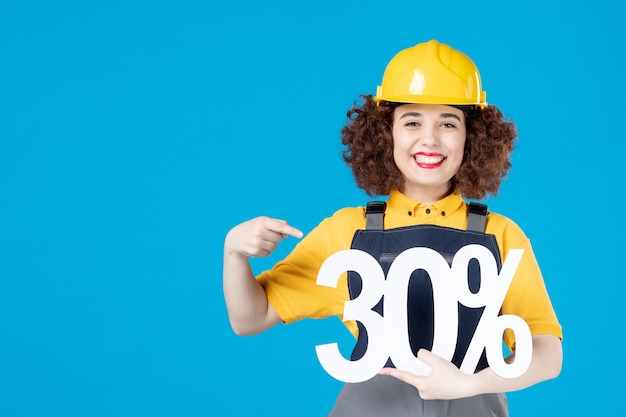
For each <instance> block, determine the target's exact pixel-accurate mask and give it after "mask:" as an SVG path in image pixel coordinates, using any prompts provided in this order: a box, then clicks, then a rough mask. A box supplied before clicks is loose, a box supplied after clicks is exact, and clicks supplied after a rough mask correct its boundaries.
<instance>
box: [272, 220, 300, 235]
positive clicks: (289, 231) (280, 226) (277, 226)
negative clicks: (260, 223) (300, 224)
mask: <svg viewBox="0 0 626 417" xmlns="http://www.w3.org/2000/svg"><path fill="white" fill-rule="evenodd" d="M265 227H267V228H268V229H269V230H271V231H273V232H277V233H280V235H281V236H282V237H283V238H285V237H287V236H293V237H296V238H298V239H299V238H301V237H302V236H303V235H304V233H302V232H301V231H300V230H298V229H296V228H295V227H293V226H290V225H289V224H288V223H287V222H286V221H285V220H280V219H268V222H267V224H266V226H265Z"/></svg>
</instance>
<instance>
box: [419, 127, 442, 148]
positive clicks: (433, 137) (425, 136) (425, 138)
mask: <svg viewBox="0 0 626 417" xmlns="http://www.w3.org/2000/svg"><path fill="white" fill-rule="evenodd" d="M419 140H420V141H421V142H422V144H424V145H426V146H429V147H430V146H437V145H439V135H438V134H437V129H436V128H435V126H433V125H430V124H428V125H426V124H425V125H424V126H422V129H420V138H419Z"/></svg>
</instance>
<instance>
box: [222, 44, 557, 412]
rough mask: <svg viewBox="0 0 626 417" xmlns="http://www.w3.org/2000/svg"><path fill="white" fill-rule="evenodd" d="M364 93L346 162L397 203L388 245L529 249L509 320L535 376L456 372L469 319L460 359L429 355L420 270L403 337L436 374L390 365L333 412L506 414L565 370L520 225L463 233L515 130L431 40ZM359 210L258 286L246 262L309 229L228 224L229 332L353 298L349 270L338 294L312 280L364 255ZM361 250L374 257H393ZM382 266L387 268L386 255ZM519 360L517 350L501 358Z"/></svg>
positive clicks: (336, 309) (505, 159)
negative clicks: (339, 259) (521, 392)
mask: <svg viewBox="0 0 626 417" xmlns="http://www.w3.org/2000/svg"><path fill="white" fill-rule="evenodd" d="M362 98H363V102H362V103H361V104H360V105H355V107H354V108H352V109H351V110H350V111H349V112H348V117H349V122H348V124H347V125H346V126H345V127H344V128H343V129H342V142H343V144H344V145H345V146H346V148H345V150H344V159H345V161H346V162H347V164H348V165H349V166H350V167H351V168H352V171H353V174H354V176H355V180H356V183H357V185H358V186H359V187H360V188H362V189H363V190H365V191H366V192H367V193H368V194H370V195H389V199H388V200H387V201H386V208H385V210H384V222H383V223H384V225H383V227H384V231H383V232H381V233H383V234H385V233H387V234H386V235H385V237H383V238H382V241H383V242H387V240H388V236H389V234H388V232H389V231H402V232H403V233H404V231H405V229H406V230H407V233H408V234H407V235H406V237H403V238H402V239H400V242H396V243H394V244H399V245H400V247H401V249H400V250H404V249H406V248H411V247H414V246H426V247H431V248H433V249H435V250H436V251H438V252H439V253H442V254H443V253H445V252H447V253H452V254H454V253H455V252H454V251H456V250H458V249H459V248H460V247H463V246H464V245H465V244H468V243H478V244H481V245H484V246H486V247H488V249H489V250H490V251H491V253H492V254H493V256H494V257H495V258H496V260H497V262H498V265H501V264H502V263H503V262H505V261H506V255H507V254H508V253H509V250H511V249H522V250H523V251H524V252H523V256H522V257H521V260H520V263H519V266H518V268H517V270H516V272H515V275H514V277H513V279H512V282H511V285H510V287H509V291H508V292H507V295H506V297H505V299H504V302H503V303H502V308H501V314H512V315H516V316H519V317H521V318H522V319H524V321H525V322H526V323H527V324H528V327H529V328H530V332H531V334H532V358H531V360H530V365H529V367H528V369H527V371H526V372H525V373H523V374H522V375H521V376H518V377H514V378H503V377H501V376H499V375H498V374H496V373H495V372H494V371H493V370H492V369H491V368H490V367H489V366H488V364H487V363H485V362H484V360H481V364H479V366H477V367H476V370H475V373H473V374H471V373H470V374H468V373H465V372H461V371H460V370H459V366H460V360H461V359H462V356H463V355H464V354H465V351H466V350H467V347H468V346H467V345H468V343H469V340H471V337H472V334H473V331H474V330H475V328H476V321H477V318H476V316H472V315H473V314H474V313H475V312H472V311H468V312H459V320H460V323H461V324H460V326H459V328H460V333H462V332H463V329H467V328H469V329H470V330H469V332H467V331H466V333H468V334H467V335H465V336H459V340H460V341H459V342H458V343H459V344H458V345H457V346H456V350H455V358H453V359H452V360H448V359H444V358H442V357H439V356H437V355H435V354H434V353H432V352H431V351H430V349H431V348H432V345H433V341H432V332H433V329H432V325H431V324H429V323H432V321H433V317H432V301H429V298H432V294H433V291H432V289H431V287H429V285H430V284H429V282H430V280H429V279H428V277H426V279H424V277H423V276H420V275H419V273H417V272H416V274H417V275H415V276H413V275H412V276H411V280H410V284H409V290H408V292H409V295H408V302H407V309H408V315H409V318H408V326H409V329H408V332H409V333H410V336H409V337H410V340H411V348H412V349H413V352H414V353H417V355H418V358H419V359H420V360H422V361H423V362H425V363H426V364H427V365H428V366H429V367H430V372H429V373H428V375H426V376H418V375H414V374H412V373H410V372H407V371H403V370H400V369H395V368H394V367H393V362H392V361H389V362H388V366H387V367H385V368H384V369H381V371H380V375H377V376H375V377H373V378H371V379H369V380H367V381H364V382H359V383H348V384H346V385H345V387H344V389H343V390H342V392H341V393H340V395H339V397H338V399H337V402H336V404H335V407H334V408H333V410H332V411H331V414H330V415H331V416H334V417H337V416H344V415H345V416H348V415H360V416H369V415H372V416H374V415H386V416H405V415H406V416H442V415H446V416H457V415H458V416H461V415H462V416H473V415H476V416H479V415H480V416H483V415H494V416H505V415H508V411H507V406H506V397H505V395H504V393H505V392H508V391H514V390H518V389H522V388H525V387H528V386H531V385H533V384H536V383H538V382H540V381H543V380H547V379H550V378H554V377H556V376H557V375H558V374H559V372H560V369H561V363H562V351H561V337H562V333H561V326H560V324H559V322H558V320H557V317H556V314H555V312H554V310H553V308H552V305H551V303H550V299H549V296H548V294H547V291H546V289H545V285H544V282H543V278H542V276H541V271H540V269H539V267H538V265H537V262H536V260H535V258H534V255H533V252H532V248H531V245H530V242H529V240H528V238H527V237H526V236H525V235H524V233H523V232H522V230H521V229H520V228H519V227H518V226H517V225H516V224H515V223H513V222H512V221H511V220H509V219H507V218H505V217H504V216H501V215H498V214H496V213H488V214H486V213H483V218H484V219H485V220H486V222H485V223H484V229H483V230H479V232H480V233H476V232H475V231H470V232H467V231H466V228H467V227H468V218H469V217H468V216H469V215H468V207H469V206H468V204H467V203H466V202H465V201H464V199H463V197H465V198H468V199H482V198H484V197H485V196H486V195H487V194H492V195H495V194H497V192H498V189H499V187H500V183H501V179H502V178H503V177H504V176H505V175H506V173H507V172H508V169H509V168H510V166H511V164H510V161H509V156H510V153H511V151H512V149H513V144H514V140H515V137H516V130H515V127H514V125H513V124H512V123H510V122H506V121H504V120H503V116H502V113H501V112H500V111H499V110H498V109H497V108H496V107H494V106H491V105H487V103H486V94H485V92H484V91H482V87H481V84H480V76H479V73H478V70H477V69H476V67H475V65H474V63H473V62H472V61H471V60H470V59H469V57H467V56H466V55H464V54H463V53H461V52H459V51H456V50H454V49H452V48H450V47H449V46H447V45H444V44H440V43H438V42H437V41H434V40H433V41H430V42H427V43H423V44H418V45H416V46H415V47H412V48H408V49H406V50H404V51H401V52H400V53H399V54H397V55H396V56H395V57H394V58H393V59H392V60H391V61H390V62H389V64H388V66H387V68H386V70H385V74H384V77H383V82H382V85H381V86H379V88H378V91H377V94H376V97H374V98H372V97H371V96H363V97H362ZM364 212H365V210H364V208H363V207H357V208H344V209H342V210H339V211H338V212H336V213H335V214H334V215H333V216H332V217H330V218H327V219H325V220H324V221H322V222H321V223H320V224H319V225H318V226H317V227H316V228H315V229H314V230H313V231H311V232H310V233H309V234H308V235H307V236H306V237H305V238H304V239H303V240H302V241H301V242H300V243H299V244H298V245H297V246H296V247H295V248H294V250H293V251H292V253H291V254H289V255H288V256H287V257H286V258H285V259H284V260H283V261H281V262H279V263H277V264H276V265H275V266H274V268H273V269H272V270H270V271H265V272H263V273H261V274H260V275H259V276H258V277H256V278H255V276H254V274H253V273H252V271H251V268H250V264H249V262H248V257H251V256H252V257H256V256H268V255H270V254H271V253H272V251H273V250H274V249H276V246H277V244H278V243H279V242H280V241H281V240H282V239H284V238H286V237H287V236H293V237H297V238H300V237H302V232H301V231H299V230H298V229H296V228H294V227H292V226H290V225H289V224H288V223H287V222H286V221H284V220H280V219H272V218H267V217H258V218H255V219H252V220H250V221H247V222H245V223H242V224H240V225H238V226H236V227H234V228H233V229H231V231H230V232H229V233H228V234H227V236H226V240H225V244H224V295H225V298H226V303H227V308H228V313H229V318H230V322H231V325H232V328H233V330H234V331H235V332H236V333H237V334H241V335H249V334H255V333H259V332H262V331H264V330H266V329H268V328H270V327H272V326H274V325H276V324H278V323H280V322H284V323H291V322H294V321H297V320H300V319H302V318H324V317H329V316H333V315H336V316H339V317H343V308H344V304H345V302H346V301H348V300H350V299H351V298H352V299H353V298H355V297H358V294H359V291H360V288H359V285H360V282H359V279H358V278H356V277H355V276H354V274H352V275H350V274H345V276H344V277H343V278H342V279H340V280H339V282H338V285H337V287H336V288H334V287H325V286H320V285H317V284H316V279H317V275H318V272H319V269H320V267H321V265H322V264H323V263H324V261H325V260H326V259H327V258H328V257H330V256H331V255H333V254H334V253H337V252H339V251H341V250H345V249H349V248H355V247H358V245H359V244H360V243H359V242H360V240H362V239H361V238H360V237H359V236H361V235H363V233H361V231H363V230H364V229H366V222H367V220H366V216H365V213H364ZM485 216H486V217H485ZM481 227H482V226H481ZM482 232H484V233H482ZM442 233H443V234H449V233H452V235H450V236H452V238H451V239H447V240H448V241H450V242H451V243H450V244H446V245H448V246H446V247H439V246H438V245H439V244H440V242H441V241H442V239H441V236H442ZM402 236H405V235H402ZM467 237H469V239H470V241H468V242H467V243H466V242H465V241H464V239H466V238H467ZM474 238H477V239H479V240H478V241H474V240H472V239H474ZM378 240H379V239H377V241H378ZM481 242H485V243H484V244H483V243H481ZM489 242H492V244H491V243H489ZM376 245H378V246H380V244H379V243H376V244H375V246H376ZM382 245H383V246H386V245H387V243H383V244H382ZM450 245H452V247H453V248H451V247H450ZM365 246H367V244H366V245H365ZM366 250H367V251H368V252H370V253H376V254H377V256H379V257H380V255H381V254H382V253H383V252H385V250H386V249H384V248H382V247H376V248H366ZM380 259H382V257H380ZM381 265H382V266H383V268H384V269H385V270H387V269H388V268H389V265H383V261H382V260H381ZM470 275H472V277H470V278H469V281H470V285H476V282H478V283H479V282H480V272H476V271H474V272H471V273H470ZM473 280H474V281H475V283H474V284H472V282H474V281H473ZM476 280H478V281H476ZM478 285H479V284H478ZM429 302H430V304H429ZM424 305H425V306H426V308H424ZM380 312H381V313H382V311H380ZM464 314H465V315H466V316H464V317H461V316H463V315H464ZM477 314H478V316H477V317H478V319H479V318H480V312H478V313H477ZM472 317H473V318H472ZM466 322H467V323H466ZM472 322H473V324H472ZM346 326H347V327H348V328H349V330H350V331H351V332H352V333H353V334H354V335H355V337H357V338H358V340H357V344H356V346H355V351H354V352H353V357H352V359H353V360H358V359H359V357H360V355H362V354H363V352H364V351H366V350H367V343H368V341H367V335H366V332H364V331H363V327H362V326H361V323H359V324H357V323H356V322H355V321H348V322H346ZM472 326H473V327H472ZM425 329H426V330H425ZM429 332H430V334H428V333H429ZM464 338H465V339H464ZM504 341H505V343H506V344H507V345H508V346H509V348H510V349H511V350H512V351H514V350H515V336H514V334H512V333H511V332H510V331H507V332H505V335H504ZM514 357H515V353H513V354H512V355H511V356H510V358H507V360H508V361H513V359H514ZM416 389H417V390H416Z"/></svg>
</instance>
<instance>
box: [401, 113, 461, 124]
mask: <svg viewBox="0 0 626 417" xmlns="http://www.w3.org/2000/svg"><path fill="white" fill-rule="evenodd" d="M422 116H424V115H423V114H422V113H419V112H407V113H404V114H403V115H402V116H400V118H399V119H398V120H402V119H404V118H405V117H422ZM439 117H441V118H444V119H445V118H448V117H452V118H453V119H457V120H458V121H459V122H460V121H461V118H460V117H459V116H457V115H456V114H454V113H441V114H440V115H439Z"/></svg>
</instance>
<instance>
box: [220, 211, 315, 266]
mask: <svg viewBox="0 0 626 417" xmlns="http://www.w3.org/2000/svg"><path fill="white" fill-rule="evenodd" d="M302 235H303V233H302V232H301V231H300V230H298V229H296V228H294V227H292V226H289V224H287V222H286V221H285V220H279V219H272V218H270V217H264V216H263V217H256V218H254V219H252V220H248V221H247V222H244V223H241V224H239V225H237V226H235V227H233V228H232V229H231V230H230V231H229V232H228V234H227V235H226V240H225V242H224V250H225V251H226V252H227V253H235V254H240V255H244V256H247V257H265V256H269V255H270V254H271V253H272V252H273V251H274V250H275V249H276V247H277V246H278V244H279V243H280V242H281V241H282V240H283V239H285V238H286V237H287V236H293V237H297V238H301V237H302Z"/></svg>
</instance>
